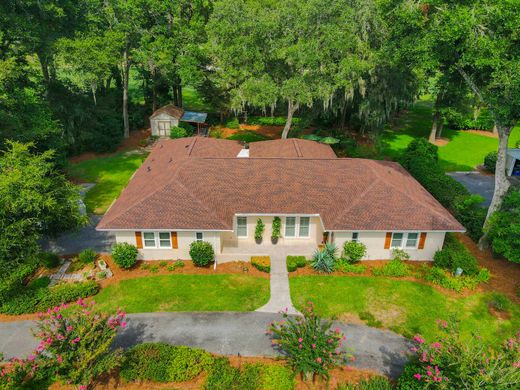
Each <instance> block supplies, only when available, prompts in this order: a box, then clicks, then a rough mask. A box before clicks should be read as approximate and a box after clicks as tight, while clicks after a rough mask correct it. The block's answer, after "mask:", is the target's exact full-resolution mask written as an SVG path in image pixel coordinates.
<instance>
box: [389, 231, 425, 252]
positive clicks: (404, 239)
mask: <svg viewBox="0 0 520 390" xmlns="http://www.w3.org/2000/svg"><path fill="white" fill-rule="evenodd" d="M394 234H402V235H403V236H402V239H401V245H398V246H394V245H393V242H394ZM409 234H416V235H417V238H416V239H415V245H414V246H408V245H407V244H408V235H409ZM420 237H421V235H420V232H392V239H391V240H390V249H417V248H418V247H419V239H420Z"/></svg>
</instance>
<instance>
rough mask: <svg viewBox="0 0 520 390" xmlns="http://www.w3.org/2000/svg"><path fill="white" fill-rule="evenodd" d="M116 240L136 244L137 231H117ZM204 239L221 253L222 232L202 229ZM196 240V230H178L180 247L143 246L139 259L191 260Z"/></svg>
mask: <svg viewBox="0 0 520 390" xmlns="http://www.w3.org/2000/svg"><path fill="white" fill-rule="evenodd" d="M114 233H115V236H116V242H127V243H129V244H132V245H136V244H137V243H136V240H135V232H131V231H116V232H114ZM202 233H203V235H204V236H203V240H204V241H207V242H209V243H210V244H212V245H213V249H214V250H215V253H216V254H218V253H220V232H213V231H202ZM195 240H196V236H195V232H194V231H193V232H187V231H178V232H177V242H178V247H179V248H178V249H162V248H161V249H159V248H143V249H139V259H141V260H176V259H181V260H189V259H190V253H189V252H190V244H191V243H192V242H193V241H195Z"/></svg>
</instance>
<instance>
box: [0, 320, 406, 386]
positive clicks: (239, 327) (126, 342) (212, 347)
mask: <svg viewBox="0 0 520 390" xmlns="http://www.w3.org/2000/svg"><path fill="white" fill-rule="evenodd" d="M280 318H281V316H280V315H279V314H270V313H258V312H249V313H238V312H220V313H216V312H212V313H200V312H197V313H147V314H130V315H128V326H127V328H126V329H125V330H124V331H122V332H121V333H120V334H119V335H118V337H117V338H116V342H115V346H117V347H124V348H127V347H130V346H132V345H135V344H138V343H143V342H165V343H169V344H174V345H188V346H191V347H198V348H203V349H205V350H208V351H210V352H213V353H218V354H223V355H237V354H240V355H242V356H278V355H279V352H278V351H277V350H275V349H274V348H273V347H272V345H271V339H270V338H269V337H268V336H267V335H266V334H265V331H266V329H267V326H268V324H269V322H271V321H273V320H279V319H280ZM334 326H337V327H339V328H340V329H342V331H343V332H344V334H345V335H346V337H347V347H348V348H349V350H350V352H351V353H352V354H353V355H354V356H355V358H356V360H355V361H354V362H353V363H352V364H351V365H352V366H354V367H357V368H366V369H371V370H375V371H377V372H380V373H381V374H384V375H389V376H391V377H393V378H395V377H397V376H398V375H399V373H400V372H401V371H402V368H403V365H404V364H405V363H406V361H407V351H408V350H409V347H410V343H409V341H408V340H407V339H405V338H404V337H402V336H399V335H397V334H395V333H393V332H390V331H387V330H381V329H376V328H370V327H368V326H365V325H354V324H344V323H341V322H336V323H335V324H334ZM32 327H34V322H32V321H18V322H7V323H0V352H3V353H4V354H5V357H6V358H10V357H13V356H19V357H22V356H27V354H29V353H30V352H31V351H32V350H33V349H34V348H35V347H36V340H35V339H34V338H33V337H32V335H31V331H30V329H31V328H32Z"/></svg>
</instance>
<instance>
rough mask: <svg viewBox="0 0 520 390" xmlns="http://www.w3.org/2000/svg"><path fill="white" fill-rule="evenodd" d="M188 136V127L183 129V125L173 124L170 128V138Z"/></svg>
mask: <svg viewBox="0 0 520 390" xmlns="http://www.w3.org/2000/svg"><path fill="white" fill-rule="evenodd" d="M187 136H188V131H187V130H186V129H183V128H182V127H177V126H173V127H172V128H171V129H170V138H172V139H176V138H184V137H187Z"/></svg>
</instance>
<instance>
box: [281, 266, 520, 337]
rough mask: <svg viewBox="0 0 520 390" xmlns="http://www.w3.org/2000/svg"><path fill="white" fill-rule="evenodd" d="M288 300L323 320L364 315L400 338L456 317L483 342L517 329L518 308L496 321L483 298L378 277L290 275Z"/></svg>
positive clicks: (463, 328)
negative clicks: (312, 307) (308, 308)
mask: <svg viewBox="0 0 520 390" xmlns="http://www.w3.org/2000/svg"><path fill="white" fill-rule="evenodd" d="M289 280H290V285H291V297H292V299H293V303H294V304H295V305H296V307H297V308H302V306H303V305H304V304H305V303H306V302H307V301H309V300H310V301H312V302H314V304H315V306H316V311H317V312H318V313H319V314H320V315H322V316H324V317H328V318H337V319H341V318H346V319H348V314H350V315H352V314H354V315H358V314H359V313H362V312H370V313H371V314H373V315H374V316H375V318H376V319H377V320H380V321H381V322H382V323H383V326H384V327H386V328H389V329H392V330H394V331H396V332H398V333H401V334H404V335H405V336H411V335H414V334H416V333H421V334H422V335H423V336H425V337H426V338H427V339H430V340H431V339H432V338H433V337H434V335H435V330H436V320H437V319H449V318H451V317H450V316H454V318H457V319H459V320H460V321H461V322H460V329H461V332H462V333H463V334H464V335H466V336H469V335H470V333H471V332H472V331H478V332H479V334H480V336H482V338H483V339H484V340H486V341H488V342H496V341H502V340H503V339H504V338H505V337H507V336H509V335H510V334H512V333H514V332H516V331H518V329H519V328H520V308H519V307H518V306H516V305H514V304H511V319H510V320H498V319H496V318H495V317H494V316H493V315H491V314H490V313H489V311H488V307H487V301H488V300H489V294H481V293H478V294H474V295H472V296H470V297H467V298H451V297H448V296H446V295H444V294H442V293H441V292H439V291H437V290H435V289H434V288H432V287H430V286H427V285H424V284H420V283H415V282H410V281H400V280H394V279H387V278H382V277H378V278H375V277H349V276H299V277H291V278H290V279H289Z"/></svg>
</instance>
